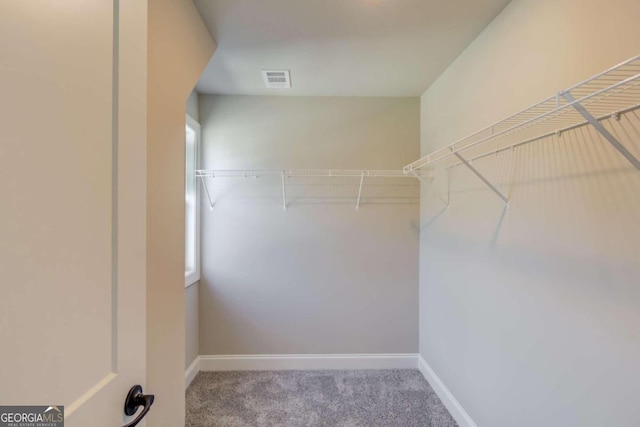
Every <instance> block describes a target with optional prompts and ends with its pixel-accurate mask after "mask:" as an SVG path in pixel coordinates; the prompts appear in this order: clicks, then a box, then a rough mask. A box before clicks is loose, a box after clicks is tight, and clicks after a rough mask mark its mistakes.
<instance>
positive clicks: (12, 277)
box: [0, 0, 146, 427]
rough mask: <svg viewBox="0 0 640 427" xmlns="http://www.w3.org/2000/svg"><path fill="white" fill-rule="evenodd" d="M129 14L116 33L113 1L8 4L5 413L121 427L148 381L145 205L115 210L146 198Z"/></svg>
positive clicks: (2, 34) (0, 26) (1, 233)
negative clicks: (60, 414)
mask: <svg viewBox="0 0 640 427" xmlns="http://www.w3.org/2000/svg"><path fill="white" fill-rule="evenodd" d="M132 3H134V2H132ZM135 3H142V2H135ZM125 7H127V8H132V9H133V8H137V9H136V10H133V11H132V13H133V17H131V16H130V17H128V18H127V21H125V22H124V25H123V26H122V27H121V23H120V20H119V19H118V17H117V16H118V15H120V13H123V12H124V11H123V10H119V8H118V5H116V4H114V2H113V1H112V0H93V1H90V2H87V1H85V0H67V1H64V2H51V1H44V0H30V1H13V0H0V93H1V94H2V102H1V104H0V105H1V110H0V123H1V126H0V138H1V144H0V193H1V194H2V197H1V198H0V200H1V201H0V219H1V221H0V277H1V280H2V282H1V284H0V286H1V297H0V341H1V342H2V343H3V344H2V347H3V349H7V351H3V352H2V363H0V378H2V379H3V380H2V382H3V384H2V387H1V388H0V404H2V405H6V404H13V405H65V413H66V419H67V420H66V424H65V425H67V426H74V425H78V426H79V425H93V426H97V427H101V426H103V425H104V426H117V425H120V424H122V419H123V418H122V417H123V414H122V404H123V401H124V398H125V395H126V392H127V390H128V389H129V387H130V386H131V385H133V383H134V382H143V380H144V358H145V354H144V342H145V328H144V320H145V315H144V313H145V310H144V306H145V300H144V289H145V282H144V280H145V274H144V265H145V261H144V240H145V236H144V230H143V229H144V204H142V205H141V204H140V202H136V201H135V200H134V202H133V204H132V205H125V207H124V208H121V207H120V206H121V198H122V197H123V196H126V197H127V198H128V199H135V198H136V197H137V198H140V199H141V200H143V201H144V199H145V193H144V191H145V190H144V168H142V173H140V172H139V171H136V169H135V168H134V167H133V166H134V163H135V160H141V161H142V162H143V164H144V162H145V159H144V154H143V155H142V156H143V157H142V159H140V151H141V150H142V152H144V144H145V135H146V134H145V131H144V128H145V127H146V119H145V113H144V112H145V108H146V106H145V101H144V97H145V92H144V89H136V88H135V85H134V83H135V84H136V85H137V84H140V83H142V86H145V85H146V81H145V79H146V77H145V75H144V72H142V73H139V72H136V70H138V69H140V68H142V70H144V60H143V59H142V60H136V59H135V57H134V56H133V53H134V52H133V51H132V50H135V54H137V55H139V54H140V53H142V54H143V55H142V56H143V58H144V49H145V47H144V46H145V41H146V38H145V37H146V36H144V33H142V35H141V33H140V30H139V29H132V28H131V27H132V26H133V25H134V24H136V23H137V24H139V22H135V19H134V18H135V17H137V18H139V19H142V20H143V22H142V24H144V25H143V28H144V29H146V17H145V16H146V15H145V13H146V12H145V10H144V9H143V8H141V7H140V6H135V5H133V6H125ZM118 10H119V12H118ZM114 16H115V19H114ZM114 34H116V35H117V36H118V37H116V38H114ZM125 34H126V37H127V39H126V40H123V35H125ZM140 37H141V40H139V39H140ZM114 40H115V41H116V43H114ZM124 41H126V42H129V43H132V45H131V46H128V47H126V48H125V49H126V50H125V51H124V53H125V54H126V55H128V56H126V57H123V55H122V53H123V52H120V50H119V48H118V47H119V45H123V42H124ZM140 49H142V50H143V52H140ZM123 61H124V64H125V65H124V66H123V65H121V64H122V62H123ZM114 64H115V69H116V70H117V74H115V75H114ZM123 67H124V68H123ZM114 76H115V77H116V78H114ZM120 80H123V81H124V82H125V84H127V85H129V86H130V87H129V89H132V90H133V93H126V94H125V93H123V94H122V97H120V94H121V90H120V88H119V85H120ZM141 90H142V92H140V91H141ZM132 96H133V97H134V99H133V100H131V99H130V97H132ZM137 98H140V99H137ZM114 100H115V102H116V103H115V104H114ZM127 100H129V101H131V102H132V103H133V104H132V105H129V106H128V107H127V108H128V110H132V111H129V112H131V113H133V116H134V117H137V119H138V120H139V123H138V122H136V121H132V120H131V118H130V117H126V118H124V117H123V118H124V119H125V120H124V123H125V126H120V125H119V120H117V119H116V118H118V117H120V116H121V113H120V112H119V105H120V104H121V103H123V102H124V101H127ZM114 106H115V108H114ZM136 114H137V116H136ZM127 120H128V121H127ZM132 138H136V140H135V141H134V142H133V143H132V146H131V147H129V146H127V144H128V143H129V142H130V140H131V139H132ZM140 138H141V139H140ZM121 147H122V149H121ZM116 153H117V154H118V155H117V157H114V154H116ZM119 163H120V164H122V165H124V166H125V167H124V168H120V167H117V166H120V165H119ZM114 170H119V171H120V172H119V173H118V174H117V175H114V173H113V171H114ZM138 178H139V179H142V180H143V181H142V182H143V184H142V185H140V184H136V183H134V184H133V188H131V189H127V190H125V192H124V193H122V194H121V193H120V189H121V188H123V187H126V183H128V182H129V181H132V180H136V179H138ZM141 206H142V207H141ZM140 221H142V227H141V228H142V231H135V230H133V233H132V234H128V235H126V236H125V235H124V234H123V230H121V228H120V223H122V224H123V226H124V227H125V228H126V229H127V228H128V229H129V230H128V231H129V232H131V231H132V230H131V228H132V225H131V224H132V223H133V224H135V225H136V227H139V226H140ZM125 244H128V245H129V246H130V247H131V248H132V249H128V250H129V251H135V253H136V254H137V256H138V257H140V256H141V257H142V259H138V260H137V262H138V263H139V267H136V266H135V265H133V264H131V263H129V264H127V262H128V261H126V260H123V259H122V255H121V254H120V251H121V248H123V247H125ZM140 248H142V249H140ZM140 250H142V252H140ZM129 255H131V254H129ZM121 261H122V262H123V263H124V264H123V268H120V264H121ZM131 306H134V307H135V310H132V309H131V308H130V307H131ZM124 325H128V326H129V327H128V328H124V327H123V326H124ZM130 325H136V327H135V328H131V326H130ZM139 343H141V344H139ZM125 344H132V345H125ZM98 414H99V416H98ZM87 423H89V424H87Z"/></svg>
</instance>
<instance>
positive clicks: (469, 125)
mask: <svg viewBox="0 0 640 427" xmlns="http://www.w3.org/2000/svg"><path fill="white" fill-rule="evenodd" d="M639 20H640V3H638V1H637V0H609V1H604V0H600V1H598V0H515V1H513V2H512V3H511V4H510V5H509V6H508V7H507V8H506V9H505V10H504V11H503V12H502V13H501V15H500V16H499V17H498V18H497V19H496V20H495V21H494V22H493V23H492V24H491V25H490V26H489V27H488V28H487V29H486V30H485V31H484V32H483V33H482V34H481V35H480V36H479V37H478V39H477V40H476V41H475V42H474V43H473V44H472V45H471V46H469V48H468V49H467V50H466V51H465V52H464V53H463V54H462V55H461V56H460V57H459V58H458V59H457V60H456V61H455V63H454V64H453V65H452V66H451V67H450V68H449V69H448V70H447V71H446V72H445V73H444V74H443V75H442V76H441V77H440V78H439V80H438V81H437V82H436V83H435V84H434V85H433V86H432V87H431V88H429V89H428V90H427V91H426V92H425V93H424V95H423V96H422V102H421V120H422V124H421V129H422V138H421V139H422V153H423V154H427V153H428V152H429V151H431V150H433V149H434V148H437V147H441V146H443V145H446V144H448V143H450V142H453V140H455V139H456V138H458V137H461V136H464V135H465V134H468V133H470V132H471V131H473V130H476V129H478V128H480V127H482V126H485V125H489V124H491V122H494V121H497V120H499V119H501V118H503V117H504V116H506V115H508V114H510V113H513V112H516V111H518V110H519V109H522V108H525V107H527V106H528V105H530V104H532V103H534V102H536V101H538V100H540V99H542V98H543V97H546V96H550V95H552V94H553V93H555V92H556V91H558V90H560V89H562V88H564V87H568V86H570V85H572V84H574V83H577V82H579V81H581V80H582V79H585V78H587V77H589V76H591V75H593V74H595V73H597V72H600V71H602V70H604V69H606V68H608V67H610V66H613V65H615V64H616V63H618V62H621V61H623V60H625V59H627V58H629V57H631V56H634V55H637V54H638V53H640V45H639V44H638V40H640V27H639V26H638V24H637V23H638V21H639ZM639 119H640V115H639V114H638V113H634V114H629V115H627V116H625V117H624V118H623V119H622V120H621V121H620V122H619V123H615V124H608V126H613V129H614V131H615V133H616V134H618V135H620V137H621V138H622V139H623V140H624V142H625V143H627V144H628V146H629V147H630V148H633V150H634V152H635V153H636V155H638V154H640V144H638V140H639V139H640V138H639V137H638V129H640V124H639V123H640V121H639ZM475 166H476V167H477V168H478V169H479V170H481V171H483V172H485V173H487V175H488V177H490V178H491V179H492V180H494V181H496V182H502V183H504V185H502V186H501V188H502V189H503V190H504V191H507V192H509V193H510V195H511V198H512V203H511V205H512V206H511V209H510V210H509V211H507V212H506V214H505V215H504V217H503V216H502V204H501V202H500V201H499V199H498V198H497V197H496V196H495V195H494V194H492V193H490V192H489V191H487V190H486V188H484V187H483V185H482V183H480V182H479V181H478V180H477V178H476V177H474V176H472V175H471V174H470V173H469V172H468V171H465V170H463V169H460V168H458V169H456V170H454V171H453V172H452V177H451V178H452V181H451V182H452V199H451V206H450V208H449V210H447V211H444V212H443V213H442V214H441V215H440V216H437V213H438V210H439V208H440V206H439V205H438V204H437V203H438V202H437V201H435V200H434V199H433V198H432V197H425V199H424V200H425V201H424V203H423V205H422V209H421V216H422V226H423V231H422V233H421V245H420V282H421V286H420V353H421V354H422V356H423V357H424V358H425V359H426V361H427V362H428V363H429V364H430V365H431V367H432V368H433V369H434V371H435V372H436V373H437V374H438V375H439V376H440V378H441V379H442V381H443V382H444V383H445V384H446V385H447V387H448V388H449V389H450V391H451V392H452V393H453V395H454V396H456V398H457V399H458V400H459V402H460V403H461V404H462V406H463V407H464V408H465V409H466V410H467V412H468V413H469V414H470V415H471V417H472V418H473V419H474V420H475V422H476V423H477V424H478V425H479V426H491V427H501V426H505V427H506V426H516V425H517V426H521V427H526V426H603V425H615V426H632V425H637V423H638V419H640V409H639V408H640V406H638V405H637V396H638V392H639V389H638V384H639V380H640V365H639V364H638V360H640V341H639V340H638V339H637V334H636V332H635V331H637V330H638V328H640V318H639V317H638V312H639V309H640V288H639V287H638V277H640V257H639V255H638V254H639V253H640V228H638V222H637V213H638V211H639V209H640V197H638V194H639V192H640V173H638V171H636V170H634V169H633V168H632V167H631V166H630V165H629V164H628V163H627V162H626V161H625V160H624V159H622V158H621V156H620V155H619V154H618V153H617V152H615V151H614V150H613V149H612V148H611V147H610V146H608V145H607V144H606V143H603V142H602V140H601V139H599V138H598V137H597V135H596V134H595V133H594V132H593V131H592V130H590V129H586V128H584V129H581V130H578V131H575V132H570V133H566V134H564V135H563V136H562V138H561V139H558V138H557V137H554V138H550V139H548V140H544V141H540V142H538V143H535V144H530V145H528V146H526V147H522V149H518V150H516V152H515V154H511V153H505V154H504V155H500V156H496V157H492V158H488V159H486V160H482V161H478V162H477V163H476V164H475ZM443 182H444V181H443V176H442V173H441V172H439V173H438V176H437V177H436V189H437V190H442V189H443V186H444V184H443ZM430 190H431V191H430V193H433V191H432V190H434V188H430ZM436 216H437V218H436V219H435V220H433V218H435V217H436ZM432 220H433V222H431V221H432Z"/></svg>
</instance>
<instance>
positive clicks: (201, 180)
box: [200, 175, 213, 210]
mask: <svg viewBox="0 0 640 427" xmlns="http://www.w3.org/2000/svg"><path fill="white" fill-rule="evenodd" d="M200 182H202V188H204V192H205V193H206V195H207V199H209V209H211V210H213V200H211V194H209V187H207V181H206V180H205V178H204V176H202V175H201V176H200Z"/></svg>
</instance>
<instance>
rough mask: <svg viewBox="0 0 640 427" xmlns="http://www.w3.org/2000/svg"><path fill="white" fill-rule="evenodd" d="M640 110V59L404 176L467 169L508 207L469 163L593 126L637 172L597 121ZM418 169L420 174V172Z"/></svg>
mask: <svg viewBox="0 0 640 427" xmlns="http://www.w3.org/2000/svg"><path fill="white" fill-rule="evenodd" d="M639 108H640V56H636V57H634V58H631V59H629V60H627V61H625V62H623V63H621V64H619V65H617V66H615V67H613V68H610V69H609V70H606V71H604V72H602V73H600V74H597V75H595V76H593V77H591V78H590V79H588V80H585V81H583V82H581V83H579V84H577V85H575V86H572V87H570V88H568V89H566V90H563V91H561V92H559V93H557V94H556V95H554V96H551V97H549V98H547V99H545V100H543V101H541V102H539V103H537V104H535V105H533V106H531V107H529V108H527V109H525V110H522V111H520V112H518V113H516V114H514V115H512V116H509V117H507V118H506V119H503V120H501V121H499V122H497V123H494V124H492V125H491V126H487V127H486V128H483V129H481V130H479V131H477V132H475V133H473V134H471V135H468V136H466V137H464V138H461V139H459V140H457V141H455V142H454V143H452V144H449V145H447V146H445V147H442V148H440V149H438V150H435V151H433V152H432V153H430V154H428V155H427V156H424V157H422V158H421V159H419V160H416V161H415V162H413V163H411V164H409V165H407V166H405V167H404V169H403V170H404V173H405V174H408V175H410V174H421V173H422V174H424V171H426V170H430V169H434V168H436V167H440V166H442V167H445V168H450V167H454V166H459V165H465V166H467V167H469V168H470V169H471V171H472V172H473V173H475V174H476V175H477V176H478V177H479V178H480V179H481V180H482V181H483V182H484V183H485V184H486V185H487V186H489V187H490V188H491V189H492V190H493V191H494V192H495V193H496V194H497V195H498V196H500V197H501V198H502V199H503V200H504V201H505V202H506V203H507V205H508V203H509V201H508V199H507V198H506V197H505V196H504V195H503V194H502V193H501V192H500V191H499V190H497V189H496V188H495V187H494V186H493V185H492V184H491V183H490V182H488V181H487V180H486V179H485V178H484V177H483V176H482V175H481V174H480V172H478V171H477V170H476V169H475V168H474V167H473V166H472V165H471V163H472V162H473V161H474V160H477V159H480V158H483V157H486V156H489V155H492V154H496V153H500V152H502V151H505V150H510V149H515V148H517V147H519V146H521V145H524V144H528V143H531V142H535V141H538V140H542V139H544V138H547V137H550V136H553V135H561V134H562V132H566V131H569V130H573V129H577V128H579V127H582V126H587V125H591V126H593V127H594V128H595V129H596V130H597V131H598V132H599V133H600V134H601V135H602V136H603V137H604V138H605V139H606V140H607V141H608V142H609V143H610V144H611V145H612V146H613V147H614V148H615V149H616V150H618V152H619V153H620V154H621V155H623V156H624V157H625V158H626V159H627V160H628V161H629V162H630V163H631V164H632V165H633V166H634V167H635V168H636V169H638V170H640V160H638V158H637V157H636V156H634V154H632V153H631V152H630V151H629V150H628V149H627V148H626V147H625V146H624V145H623V144H621V143H620V142H619V141H618V140H617V139H616V137H614V136H613V135H612V134H611V133H610V132H609V131H608V130H607V129H606V128H605V126H604V125H603V124H602V123H601V122H603V121H605V120H609V119H615V120H619V119H620V116H621V115H622V114H625V113H628V112H631V111H634V110H636V109H639ZM421 171H422V172H421Z"/></svg>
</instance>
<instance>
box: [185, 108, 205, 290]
mask: <svg viewBox="0 0 640 427" xmlns="http://www.w3.org/2000/svg"><path fill="white" fill-rule="evenodd" d="M185 126H189V127H190V128H191V129H193V130H194V131H195V133H196V147H195V151H196V153H195V156H196V165H195V169H196V170H197V169H199V168H200V147H201V129H200V123H198V121H197V120H196V119H194V118H193V117H191V116H190V115H189V114H187V115H186V123H185ZM185 150H186V135H185ZM185 162H186V156H185ZM185 179H186V163H185ZM194 180H195V193H196V194H195V196H196V200H195V212H196V227H195V228H196V231H195V239H194V244H195V264H196V268H195V271H194V272H192V273H190V274H187V272H186V265H185V273H184V287H185V288H188V287H189V286H191V285H194V284H196V283H198V282H199V281H200V187H199V186H198V180H197V179H196V178H194ZM185 189H186V182H185ZM185 195H186V194H185ZM185 222H186V218H185ZM185 243H186V239H185ZM186 250H187V248H186V246H185V252H186Z"/></svg>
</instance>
